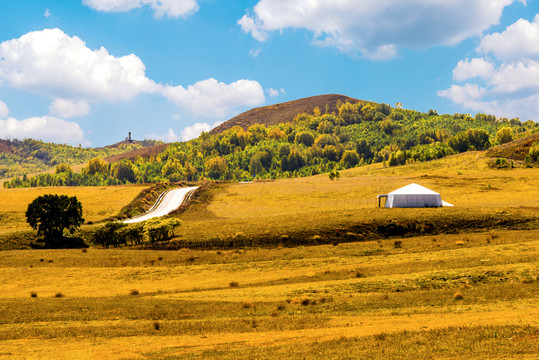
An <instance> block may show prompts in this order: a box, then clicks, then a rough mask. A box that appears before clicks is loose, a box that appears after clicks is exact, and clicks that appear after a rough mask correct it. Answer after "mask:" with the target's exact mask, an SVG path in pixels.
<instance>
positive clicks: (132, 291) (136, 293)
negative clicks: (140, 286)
mask: <svg viewBox="0 0 539 360" xmlns="http://www.w3.org/2000/svg"><path fill="white" fill-rule="evenodd" d="M129 294H131V295H133V296H136V295H138V294H139V292H138V290H137V289H132V290H131V291H130V292H129Z"/></svg>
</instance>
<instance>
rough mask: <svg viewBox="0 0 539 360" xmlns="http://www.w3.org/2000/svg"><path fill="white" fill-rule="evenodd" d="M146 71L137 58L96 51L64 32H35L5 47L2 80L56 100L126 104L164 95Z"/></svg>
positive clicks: (0, 57) (1, 47) (0, 46)
mask: <svg viewBox="0 0 539 360" xmlns="http://www.w3.org/2000/svg"><path fill="white" fill-rule="evenodd" d="M145 70H146V69H145V66H144V64H143V62H142V61H141V60H140V59H139V58H138V57H137V56H135V55H133V54H131V55H127V56H122V57H115V56H113V55H110V54H109V53H108V51H107V49H105V48H103V47H101V48H100V49H97V50H91V49H89V48H88V47H87V46H86V44H85V43H84V41H82V40H81V39H80V38H78V37H76V36H74V37H70V36H68V35H67V34H65V33H64V32H63V31H62V30H60V29H45V30H42V31H34V32H30V33H27V34H25V35H23V36H21V37H20V38H18V39H13V40H8V41H4V42H2V43H0V79H4V80H5V81H6V82H7V83H8V84H9V85H10V86H12V87H14V88H20V89H25V90H28V91H32V92H36V93H40V94H44V95H47V96H51V97H53V98H63V99H85V100H89V101H104V100H126V99H132V98H134V97H135V96H137V95H138V94H140V93H142V92H156V91H158V89H159V87H158V85H157V84H156V83H155V82H153V81H152V80H150V79H148V78H147V77H146V75H145Z"/></svg>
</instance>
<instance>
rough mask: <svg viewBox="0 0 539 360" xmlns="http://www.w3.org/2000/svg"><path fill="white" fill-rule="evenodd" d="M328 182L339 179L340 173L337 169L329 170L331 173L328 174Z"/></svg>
mask: <svg viewBox="0 0 539 360" xmlns="http://www.w3.org/2000/svg"><path fill="white" fill-rule="evenodd" d="M328 176H329V180H331V181H333V180H335V179H337V180H338V179H339V178H340V177H341V173H340V172H339V171H337V169H333V170H331V172H330V173H329V175H328Z"/></svg>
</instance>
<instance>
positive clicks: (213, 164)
mask: <svg viewBox="0 0 539 360" xmlns="http://www.w3.org/2000/svg"><path fill="white" fill-rule="evenodd" d="M204 165H205V167H206V171H207V172H208V175H209V177H211V178H212V179H219V178H221V177H224V176H225V175H226V172H227V170H228V164H227V161H226V160H225V158H223V157H220V156H218V157H214V158H211V159H208V160H206V162H205V164H204Z"/></svg>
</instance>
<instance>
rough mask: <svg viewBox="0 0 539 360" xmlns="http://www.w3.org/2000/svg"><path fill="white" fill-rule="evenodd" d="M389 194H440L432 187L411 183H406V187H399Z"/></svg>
mask: <svg viewBox="0 0 539 360" xmlns="http://www.w3.org/2000/svg"><path fill="white" fill-rule="evenodd" d="M389 194H394V195H397V194H399V195H405V194H422V195H439V194H438V193H437V192H434V191H432V190H431V189H427V188H426V187H424V186H421V185H418V184H415V183H411V184H410V185H406V186H404V187H401V188H400V189H397V190H395V191H392V192H390V193H389Z"/></svg>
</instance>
